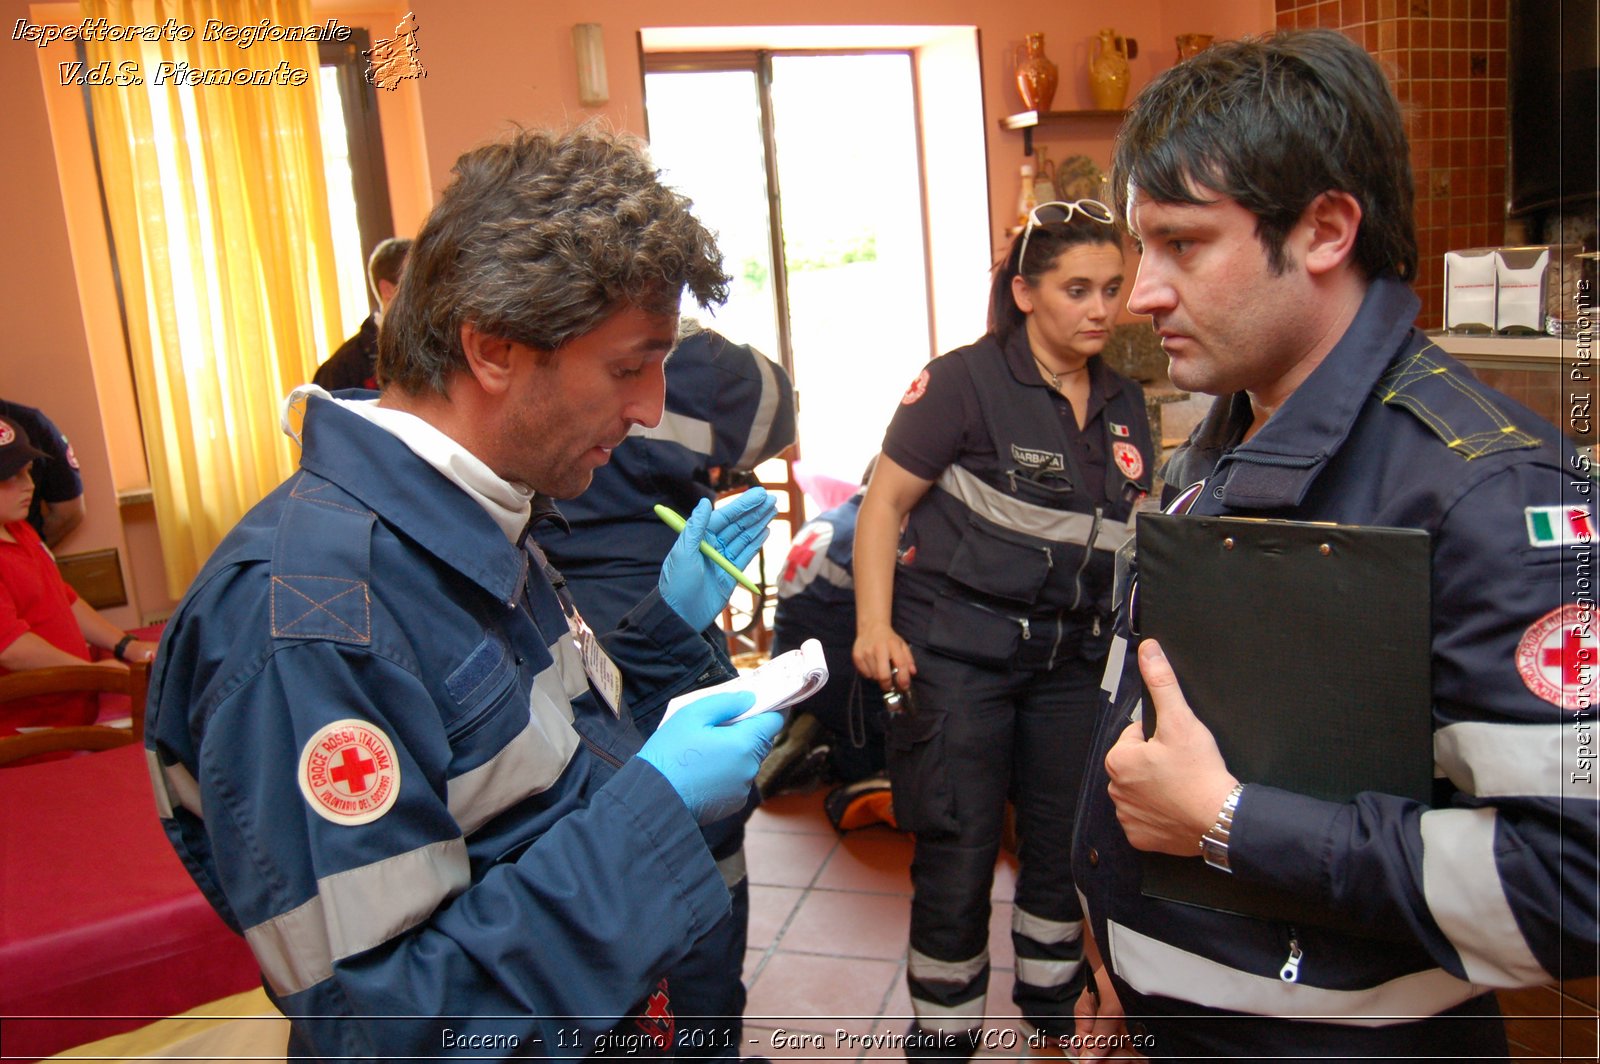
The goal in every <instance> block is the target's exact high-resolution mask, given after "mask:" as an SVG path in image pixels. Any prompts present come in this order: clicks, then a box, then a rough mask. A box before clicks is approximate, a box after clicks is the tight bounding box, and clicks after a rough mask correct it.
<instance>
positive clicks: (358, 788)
mask: <svg viewBox="0 0 1600 1064" xmlns="http://www.w3.org/2000/svg"><path fill="white" fill-rule="evenodd" d="M300 793H301V794H303V795H305V798H306V802H307V803H308V804H309V805H310V806H311V808H312V809H313V810H315V811H316V813H317V815H318V816H320V817H322V818H323V819H325V820H331V821H333V822H334V823H335V824H366V823H369V822H371V821H374V820H376V819H378V818H379V817H380V816H382V815H383V814H385V813H387V812H388V811H389V810H390V808H392V807H393V806H394V802H395V799H396V798H398V797H400V764H399V762H398V761H397V760H396V759H395V754H394V743H392V742H390V741H389V737H388V736H387V735H385V734H383V732H381V731H379V730H378V729H377V728H374V727H373V726H372V725H370V724H368V723H367V722H365V721H360V720H336V721H334V722H333V723H332V724H329V725H327V726H326V727H324V728H322V729H321V730H319V731H318V732H317V734H315V735H313V736H312V737H311V740H310V741H309V742H307V743H306V745H305V749H303V750H302V751H301V752H300Z"/></svg>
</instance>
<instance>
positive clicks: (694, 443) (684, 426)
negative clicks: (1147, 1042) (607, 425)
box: [628, 410, 715, 455]
mask: <svg viewBox="0 0 1600 1064" xmlns="http://www.w3.org/2000/svg"><path fill="white" fill-rule="evenodd" d="M628 435H629V436H639V437H642V438H643V439H647V440H665V441H667V442H668V443H676V444H677V445H678V446H680V447H687V448H689V450H691V451H693V452H694V453H695V454H705V455H709V454H710V453H711V447H712V443H713V441H714V440H715V436H714V435H713V433H712V431H711V422H709V421H702V420H701V419H700V418H697V417H689V416H688V415H686V414H674V413H673V412H672V411H670V410H667V411H664V412H663V413H662V415H661V424H659V425H657V426H656V427H655V428H653V429H647V428H645V427H644V426H643V425H635V426H633V428H632V429H630V430H629V431H628Z"/></svg>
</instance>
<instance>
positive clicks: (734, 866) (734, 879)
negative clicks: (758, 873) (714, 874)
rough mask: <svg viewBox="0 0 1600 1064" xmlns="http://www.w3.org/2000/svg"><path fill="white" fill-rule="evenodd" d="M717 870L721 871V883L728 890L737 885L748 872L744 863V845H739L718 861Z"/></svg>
mask: <svg viewBox="0 0 1600 1064" xmlns="http://www.w3.org/2000/svg"><path fill="white" fill-rule="evenodd" d="M717 871H718V872H721V873H722V883H723V885H724V886H726V887H727V888H728V889H729V890H732V889H733V888H734V887H736V886H738V885H739V883H740V881H741V880H743V879H744V877H745V876H746V875H747V874H748V872H747V870H746V868H745V863H744V847H743V846H741V847H739V848H738V849H737V850H735V851H734V852H733V853H730V854H729V855H728V856H726V857H724V858H723V859H722V860H720V861H718V862H717Z"/></svg>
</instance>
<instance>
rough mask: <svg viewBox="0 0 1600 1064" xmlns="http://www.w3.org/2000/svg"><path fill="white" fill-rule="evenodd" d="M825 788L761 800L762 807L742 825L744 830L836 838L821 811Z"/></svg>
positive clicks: (825, 793) (826, 792)
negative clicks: (832, 836) (831, 836)
mask: <svg viewBox="0 0 1600 1064" xmlns="http://www.w3.org/2000/svg"><path fill="white" fill-rule="evenodd" d="M827 794H828V790H827V788H826V787H818V788H817V789H816V790H814V791H810V792H808V793H806V794H780V795H777V796H775V797H772V798H763V799H762V800H761V806H760V808H758V809H757V810H756V811H755V813H754V814H752V815H751V817H750V821H749V823H748V824H746V825H745V830H746V831H765V832H775V831H776V832H789V833H791V834H794V833H798V834H803V835H836V834H837V832H835V831H834V830H833V825H832V824H830V823H828V815H827V814H826V813H824V812H823V811H822V800H823V798H825V797H827Z"/></svg>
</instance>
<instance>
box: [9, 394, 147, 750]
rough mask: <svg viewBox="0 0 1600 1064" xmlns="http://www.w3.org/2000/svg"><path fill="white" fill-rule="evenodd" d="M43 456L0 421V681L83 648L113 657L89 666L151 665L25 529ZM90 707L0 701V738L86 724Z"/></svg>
mask: <svg viewBox="0 0 1600 1064" xmlns="http://www.w3.org/2000/svg"><path fill="white" fill-rule="evenodd" d="M43 457H45V454H44V452H43V451H40V450H38V449H36V448H35V447H34V446H33V444H32V443H31V442H30V441H29V439H28V434H27V433H26V432H25V431H23V429H22V428H21V427H20V426H18V425H17V424H16V423H15V422H13V421H9V420H7V419H6V418H0V676H3V675H5V674H7V673H11V672H19V671H21V670H23V669H43V668H49V667H52V666H57V665H83V664H86V663H91V662H90V653H89V647H90V646H96V647H100V648H102V649H105V650H109V651H111V653H112V655H113V657H112V658H108V659H106V660H104V661H96V662H92V664H94V665H98V666H101V667H104V668H108V669H125V668H127V665H126V664H124V662H129V661H150V660H151V659H152V658H154V657H155V653H156V647H155V644H154V643H146V642H143V641H141V640H137V639H134V638H133V637H132V636H130V635H128V634H127V633H125V632H123V631H122V630H121V629H119V628H118V627H117V626H116V625H114V624H112V623H111V622H110V621H108V620H106V619H105V618H104V617H102V616H100V615H99V614H98V613H96V612H95V611H94V608H93V607H91V606H90V605H89V604H88V603H86V602H84V601H82V600H81V599H79V598H78V595H77V592H75V591H73V590H72V588H71V587H69V586H68V585H67V582H66V581H65V580H63V579H61V574H60V573H59V572H57V571H56V563H55V559H54V558H53V557H52V556H51V554H50V552H49V551H48V550H46V549H45V545H44V543H43V541H42V540H40V539H39V534H38V533H37V532H35V531H34V530H33V526H32V525H30V524H28V505H29V504H30V503H31V502H32V501H33V463H34V461H35V460H36V459H39V458H43ZM96 711H97V703H96V702H95V701H94V700H93V699H92V698H89V697H87V696H76V695H74V696H49V697H44V696H41V697H39V698H32V699H19V700H16V701H13V702H8V703H4V704H0V735H13V734H15V733H16V732H17V731H18V730H19V729H21V728H28V727H47V726H57V727H59V726H63V725H71V724H90V723H93V721H94V719H95V714H96Z"/></svg>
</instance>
